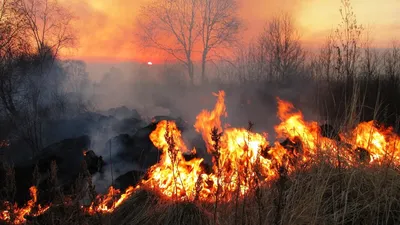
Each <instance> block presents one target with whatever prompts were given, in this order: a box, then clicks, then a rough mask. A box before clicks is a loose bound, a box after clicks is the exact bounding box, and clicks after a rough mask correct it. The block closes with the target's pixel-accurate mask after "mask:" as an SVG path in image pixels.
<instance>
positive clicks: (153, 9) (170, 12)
mask: <svg viewBox="0 0 400 225" xmlns="http://www.w3.org/2000/svg"><path fill="white" fill-rule="evenodd" d="M236 10H237V6H236V2H235V0H172V1H171V0H154V1H152V2H151V3H149V4H147V5H146V6H144V7H143V8H142V10H141V12H140V14H139V16H138V20H137V29H138V32H137V36H138V40H139V43H140V45H141V46H144V47H145V48H153V49H158V50H162V51H164V52H166V53H167V54H169V55H171V56H172V57H174V58H175V59H176V60H178V61H179V62H181V63H183V64H184V65H185V66H186V68H187V71H188V75H189V79H190V81H191V83H192V84H193V83H194V79H195V77H194V59H195V58H196V56H199V58H201V69H202V72H201V78H202V80H203V81H204V80H206V63H207V60H209V58H210V53H211V52H214V53H216V51H217V50H218V49H219V48H224V47H229V46H231V45H232V44H233V43H234V42H235V41H236V38H237V34H238V31H239V27H240V22H239V19H238V17H237V16H236Z"/></svg>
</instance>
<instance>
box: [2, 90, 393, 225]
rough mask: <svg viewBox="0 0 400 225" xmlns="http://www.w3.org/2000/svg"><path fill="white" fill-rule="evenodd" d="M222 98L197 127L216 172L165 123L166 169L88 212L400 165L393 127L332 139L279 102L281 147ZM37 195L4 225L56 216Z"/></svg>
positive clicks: (161, 132) (157, 139)
mask: <svg viewBox="0 0 400 225" xmlns="http://www.w3.org/2000/svg"><path fill="white" fill-rule="evenodd" d="M215 95H216V96H217V103H216V105H215V108H214V109H213V110H212V111H207V110H203V111H202V112H201V113H200V114H199V115H198V116H197V117H196V119H197V120H196V123H195V124H194V127H195V129H196V131H197V132H199V133H201V135H202V137H203V139H204V141H205V143H206V147H207V152H208V153H210V154H211V155H212V157H213V167H212V170H211V172H209V173H207V172H206V170H205V169H204V167H203V164H204V162H203V159H201V158H193V159H191V160H186V159H185V157H184V154H196V149H193V150H189V149H188V148H187V146H186V144H185V143H184V141H183V138H182V134H181V132H180V131H179V129H178V127H177V125H176V124H175V122H173V121H165V120H163V121H160V122H159V123H158V124H157V126H156V129H155V130H154V131H153V132H152V133H151V134H150V140H151V141H152V142H153V144H154V146H155V147H157V148H158V149H160V150H161V151H162V155H161V159H160V162H159V163H157V164H155V165H154V166H152V167H151V168H150V169H149V171H148V176H147V178H146V179H144V180H142V181H141V182H140V183H139V185H138V186H136V187H135V188H134V187H129V188H128V189H127V190H126V191H125V193H124V194H121V192H120V191H119V190H118V189H114V188H113V187H110V188H109V190H108V193H107V194H105V195H98V196H97V197H96V199H95V201H94V202H93V203H91V204H90V206H88V207H82V208H83V209H84V210H85V211H86V212H87V213H89V214H91V215H93V214H95V213H110V212H113V211H114V210H115V209H116V208H117V207H118V206H120V205H121V204H122V202H124V201H125V200H126V199H127V198H129V197H130V196H131V195H132V194H133V193H134V192H135V190H137V189H138V188H140V187H144V188H150V189H153V190H155V191H157V192H159V193H160V195H161V196H162V197H164V198H166V199H170V200H174V201H185V200H189V201H193V200H201V201H205V202H210V201H214V200H216V199H217V198H218V199H219V200H220V201H229V200H231V199H232V198H234V197H244V196H245V195H246V194H248V193H249V192H250V191H251V190H253V187H256V186H258V185H263V184H268V183H269V182H271V181H274V180H276V179H278V178H279V177H281V176H286V175H290V174H291V173H293V172H294V171H296V170H298V169H299V168H305V169H307V168H309V166H310V165H311V164H313V163H314V162H317V161H318V160H328V161H329V162H330V163H332V164H333V165H338V164H339V163H340V165H341V166H344V167H350V166H353V167H356V166H358V165H361V164H360V163H362V165H365V162H367V163H369V164H373V163H377V164H378V165H379V164H382V163H384V162H391V163H393V164H395V165H396V166H398V165H399V164H400V163H399V162H400V137H399V136H398V135H396V134H394V133H393V130H392V128H382V127H377V126H375V125H374V121H370V122H363V123H360V124H359V125H358V126H357V127H355V128H354V129H353V130H351V131H350V132H343V133H340V134H339V136H340V141H339V140H332V139H329V138H327V137H323V136H322V135H321V129H320V127H319V125H318V123H317V122H314V121H305V120H304V117H303V114H302V113H301V112H300V111H297V110H295V108H294V106H293V105H292V104H291V103H289V102H286V101H283V100H280V99H278V113H277V116H278V118H279V119H280V120H281V122H280V123H279V124H278V125H277V126H275V132H276V134H277V137H278V138H279V139H281V138H283V139H285V141H284V142H281V143H280V142H278V141H275V142H274V144H273V145H272V146H271V145H270V143H269V142H268V141H267V134H265V133H264V134H261V133H255V132H252V131H251V130H250V129H244V128H230V127H229V126H227V124H223V123H222V121H221V117H222V116H225V117H226V116H227V113H226V107H225V100H224V97H225V93H224V92H223V91H220V92H219V93H218V94H215ZM84 154H85V152H84ZM320 155H321V156H324V157H319V156H320ZM366 159H367V160H366ZM367 165H368V164H367ZM31 196H32V200H30V201H29V202H28V203H27V205H26V206H25V207H24V208H21V209H19V208H18V207H17V206H13V205H12V204H9V203H8V204H7V209H6V210H4V211H1V212H0V220H3V221H7V222H10V221H14V223H16V224H19V223H23V222H24V221H25V219H24V216H25V215H40V214H41V213H43V212H44V211H46V210H47V209H48V207H45V208H41V207H40V205H38V206H37V207H36V208H38V210H37V213H33V212H32V211H31V210H32V209H33V208H34V206H35V204H36V188H34V187H32V188H31ZM10 212H13V213H10Z"/></svg>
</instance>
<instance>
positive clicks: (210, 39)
mask: <svg viewBox="0 0 400 225" xmlns="http://www.w3.org/2000/svg"><path fill="white" fill-rule="evenodd" d="M200 9H201V10H200V11H201V22H202V27H201V36H202V39H201V40H202V55H201V79H202V81H203V82H205V80H206V63H207V59H208V56H209V53H210V52H211V51H213V50H217V49H219V48H221V47H232V46H233V45H234V44H235V43H236V41H237V37H238V32H239V28H240V25H241V22H240V20H239V18H238V17H237V15H236V14H237V13H236V11H237V4H236V1H235V0H202V1H201V4H200ZM216 52H217V51H214V53H216Z"/></svg>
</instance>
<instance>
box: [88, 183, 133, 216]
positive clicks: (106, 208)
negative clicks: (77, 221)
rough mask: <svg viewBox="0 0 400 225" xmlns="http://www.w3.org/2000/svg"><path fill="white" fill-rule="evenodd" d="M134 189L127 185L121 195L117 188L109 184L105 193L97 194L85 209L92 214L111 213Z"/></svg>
mask: <svg viewBox="0 0 400 225" xmlns="http://www.w3.org/2000/svg"><path fill="white" fill-rule="evenodd" d="M134 191H135V188H134V187H132V186H129V187H128V188H127V189H126V190H125V193H124V194H122V195H121V191H120V190H119V189H115V188H114V187H113V186H111V187H110V188H109V189H108V193H107V194H105V195H97V196H96V199H95V201H94V202H92V203H91V204H90V206H89V207H88V208H85V211H86V212H87V213H88V214H90V215H94V214H96V213H112V212H113V211H114V210H115V209H116V208H117V207H118V206H120V205H121V204H122V202H124V201H125V200H126V199H128V198H129V197H130V196H131V195H132V194H133V193H134Z"/></svg>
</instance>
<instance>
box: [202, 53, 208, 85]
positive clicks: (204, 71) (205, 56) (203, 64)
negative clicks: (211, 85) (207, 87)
mask: <svg viewBox="0 0 400 225" xmlns="http://www.w3.org/2000/svg"><path fill="white" fill-rule="evenodd" d="M206 60H207V51H204V52H203V55H202V57H201V82H202V84H205V82H206V79H207V78H206Z"/></svg>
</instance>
